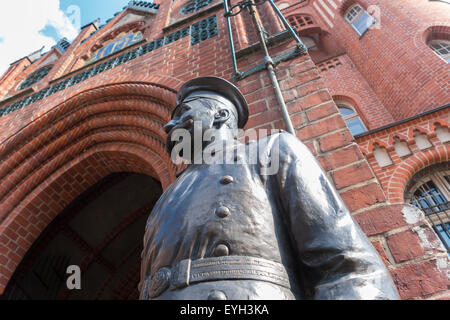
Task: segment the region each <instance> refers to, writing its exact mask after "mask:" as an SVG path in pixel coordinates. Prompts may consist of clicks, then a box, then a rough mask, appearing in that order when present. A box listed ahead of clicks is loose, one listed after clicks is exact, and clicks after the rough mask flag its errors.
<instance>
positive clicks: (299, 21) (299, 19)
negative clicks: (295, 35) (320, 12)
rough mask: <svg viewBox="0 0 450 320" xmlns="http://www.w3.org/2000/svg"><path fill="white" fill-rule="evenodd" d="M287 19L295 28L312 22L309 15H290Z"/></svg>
mask: <svg viewBox="0 0 450 320" xmlns="http://www.w3.org/2000/svg"><path fill="white" fill-rule="evenodd" d="M287 20H288V21H289V24H290V25H291V26H292V27H294V28H295V29H297V30H299V29H301V28H303V27H306V26H308V25H312V24H313V21H312V19H311V18H310V17H308V16H303V15H295V16H290V17H288V18H287Z"/></svg>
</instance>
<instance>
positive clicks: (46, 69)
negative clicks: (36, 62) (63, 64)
mask: <svg viewBox="0 0 450 320" xmlns="http://www.w3.org/2000/svg"><path fill="white" fill-rule="evenodd" d="M52 67H53V66H47V67H44V68H42V69H39V70H38V71H36V72H35V73H33V74H32V75H31V76H29V77H28V78H27V79H25V81H24V82H22V84H21V85H20V87H19V90H22V89H26V88H28V87H31V86H32V85H33V84H35V83H36V82H38V81H39V80H41V79H43V78H44V77H45V76H46V75H47V74H48V73H49V72H50V70H51V69H52Z"/></svg>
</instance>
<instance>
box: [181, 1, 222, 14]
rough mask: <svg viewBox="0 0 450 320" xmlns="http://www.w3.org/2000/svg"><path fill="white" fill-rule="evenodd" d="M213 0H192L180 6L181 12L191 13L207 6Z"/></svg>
mask: <svg viewBox="0 0 450 320" xmlns="http://www.w3.org/2000/svg"><path fill="white" fill-rule="evenodd" d="M214 1H215V0H193V1H191V2H189V3H188V4H187V5H185V6H184V7H183V8H181V11H180V12H181V14H191V13H194V12H197V11H199V10H201V9H202V8H204V7H207V6H209V5H210V4H211V3H212V2H214Z"/></svg>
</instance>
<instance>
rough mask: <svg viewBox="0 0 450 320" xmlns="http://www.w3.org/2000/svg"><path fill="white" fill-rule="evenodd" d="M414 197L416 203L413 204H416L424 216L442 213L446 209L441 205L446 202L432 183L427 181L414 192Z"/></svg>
mask: <svg viewBox="0 0 450 320" xmlns="http://www.w3.org/2000/svg"><path fill="white" fill-rule="evenodd" d="M414 196H415V197H416V201H415V202H414V203H413V204H414V205H416V204H418V206H417V205H416V206H417V207H419V208H421V209H423V210H424V212H425V213H426V214H431V213H433V212H439V211H443V210H445V209H446V208H447V206H446V205H443V204H445V203H446V202H447V200H446V199H445V198H444V196H443V195H442V193H441V191H440V190H439V189H438V188H437V187H436V185H435V184H434V182H433V181H428V182H426V183H424V184H423V185H421V186H420V187H419V188H418V189H417V190H416V192H414Z"/></svg>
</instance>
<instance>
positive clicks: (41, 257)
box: [2, 173, 162, 300]
mask: <svg viewBox="0 0 450 320" xmlns="http://www.w3.org/2000/svg"><path fill="white" fill-rule="evenodd" d="M161 193H162V189H161V185H160V183H159V182H158V181H156V180H155V179H153V178H151V177H149V176H147V175H142V174H135V173H115V174H111V175H109V176H107V177H106V178H104V179H103V180H101V181H99V182H98V183H97V184H96V185H94V186H93V187H91V188H90V189H88V190H87V191H86V192H84V193H83V194H82V195H81V196H80V197H78V198H77V199H76V200H75V201H73V202H72V203H71V204H70V205H69V206H68V207H67V208H66V209H64V210H63V212H61V214H59V215H58V217H57V218H56V219H55V220H54V221H52V223H51V224H50V225H49V226H48V227H47V228H46V229H45V231H44V232H43V233H42V234H41V236H40V237H39V238H38V240H37V241H36V242H35V243H34V244H33V246H32V247H31V248H30V250H28V252H27V254H26V256H25V257H24V259H23V260H22V262H21V264H20V265H19V266H18V268H17V269H16V272H15V273H14V275H13V277H12V278H11V280H10V282H9V284H8V287H7V288H6V291H5V293H4V295H3V297H2V298H3V299H10V300H35V299H40V300H42V299H45V300H56V299H58V300H59V299H83V300H110V299H113V300H115V299H117V300H127V299H132V300H133V299H137V298H138V290H137V287H138V283H139V280H140V279H139V277H140V255H141V251H142V240H143V236H144V229H145V223H146V220H147V217H148V215H149V214H150V212H151V210H152V208H153V205H154V204H155V203H156V201H157V200H158V198H159V197H160V196H161ZM71 265H76V266H79V267H80V269H81V289H80V290H68V288H67V285H66V282H67V279H68V277H69V276H70V274H67V273H66V271H67V267H68V266H71Z"/></svg>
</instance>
